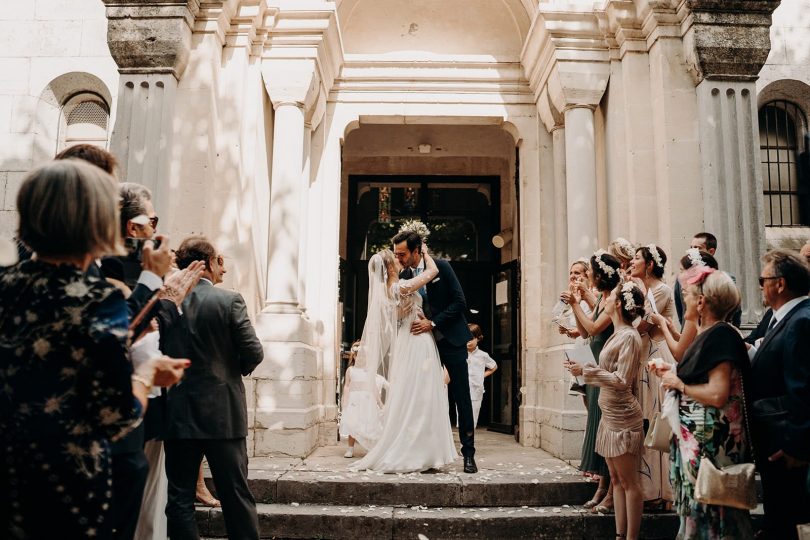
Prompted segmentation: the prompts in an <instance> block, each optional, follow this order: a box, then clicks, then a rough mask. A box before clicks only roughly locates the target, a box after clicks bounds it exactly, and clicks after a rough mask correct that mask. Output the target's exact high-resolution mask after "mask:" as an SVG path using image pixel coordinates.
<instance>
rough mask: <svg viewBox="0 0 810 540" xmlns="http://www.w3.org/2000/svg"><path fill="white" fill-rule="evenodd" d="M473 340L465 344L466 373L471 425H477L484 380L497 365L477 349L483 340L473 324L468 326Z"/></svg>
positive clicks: (478, 327) (476, 326)
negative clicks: (468, 385) (467, 376)
mask: <svg viewBox="0 0 810 540" xmlns="http://www.w3.org/2000/svg"><path fill="white" fill-rule="evenodd" d="M468 326H469V328H470V333H471V334H472V336H473V338H472V339H471V340H470V341H468V342H467V371H468V373H469V375H470V399H472V408H473V420H474V421H473V425H474V426H477V425H478V413H479V412H480V411H481V402H482V401H483V400H484V379H485V378H486V377H489V376H490V375H492V374H493V373H495V370H496V369H498V364H496V363H495V360H493V359H492V357H491V356H490V355H488V354H487V353H485V352H484V351H482V350H481V349H479V348H478V342H479V341H481V340H482V339H484V333H483V332H482V331H481V327H480V326H478V325H477V324H475V323H471V324H469V325H468Z"/></svg>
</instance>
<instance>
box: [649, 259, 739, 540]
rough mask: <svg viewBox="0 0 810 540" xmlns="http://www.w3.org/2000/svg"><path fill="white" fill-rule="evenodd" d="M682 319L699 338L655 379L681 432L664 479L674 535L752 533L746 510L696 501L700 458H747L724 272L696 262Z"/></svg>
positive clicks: (727, 461) (731, 298)
mask: <svg viewBox="0 0 810 540" xmlns="http://www.w3.org/2000/svg"><path fill="white" fill-rule="evenodd" d="M688 284H689V288H688V290H687V291H686V294H685V301H686V312H685V314H684V317H685V318H686V319H687V320H692V321H694V322H695V323H696V324H697V328H698V335H697V338H695V341H694V342H693V343H692V344H691V345H690V346H689V349H687V351H686V354H685V355H684V357H683V360H681V361H680V362H679V363H678V365H677V367H675V366H669V365H666V366H663V367H661V368H657V369H656V372H657V375H658V376H659V377H660V378H661V384H662V385H663V387H664V388H665V389H667V390H669V389H672V390H675V391H676V392H677V394H678V397H679V413H678V416H679V419H680V430H678V431H677V432H676V436H675V437H673V440H672V445H671V450H670V462H671V468H670V478H671V480H672V487H673V492H674V496H675V509H676V511H677V512H678V514H679V515H680V518H681V525H680V530H679V531H678V539H679V540H690V539H700V538H734V539H735V540H737V539H739V540H745V539H749V538H753V528H752V525H751V520H750V515H749V513H748V511H747V510H741V509H738V508H732V507H728V506H719V505H711V504H703V503H700V502H698V501H697V500H696V499H695V481H696V479H697V474H698V469H699V468H700V464H701V462H702V461H703V460H704V459H708V460H711V461H712V462H713V463H714V464H715V466H716V467H718V468H719V467H724V466H727V465H732V464H739V463H745V462H750V461H751V460H752V456H751V455H750V454H751V446H750V439H749V436H750V434H749V433H748V432H747V428H746V414H747V411H746V408H745V399H744V397H743V389H744V387H745V385H746V382H744V381H747V379H748V375H749V373H750V363H749V361H748V353H747V351H746V347H745V343H744V342H743V339H742V337H741V336H740V334H739V332H738V331H737V329H736V328H734V327H733V326H731V325H730V324H729V323H727V322H725V321H726V320H727V319H728V317H729V315H731V314H732V313H733V312H734V311H735V310H736V309H737V307H738V306H739V304H740V293H739V290H738V289H737V286H736V285H735V284H734V282H733V281H732V279H731V278H730V277H729V276H728V275H727V274H725V273H723V272H719V271H715V270H714V269H713V268H709V267H708V266H703V267H701V268H700V270H699V272H697V273H696V274H695V275H694V276H693V277H692V278H691V279H690V280H689V282H688Z"/></svg>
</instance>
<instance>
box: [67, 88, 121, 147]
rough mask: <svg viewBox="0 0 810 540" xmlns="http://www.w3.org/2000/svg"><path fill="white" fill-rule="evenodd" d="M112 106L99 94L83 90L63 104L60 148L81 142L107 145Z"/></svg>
mask: <svg viewBox="0 0 810 540" xmlns="http://www.w3.org/2000/svg"><path fill="white" fill-rule="evenodd" d="M109 123H110V107H109V106H108V105H107V102H106V101H104V99H102V98H101V97H100V96H99V95H97V94H95V93H91V92H82V93H79V94H75V95H73V96H72V97H70V98H68V99H67V101H65V103H64V104H63V105H62V115H61V119H60V124H59V150H61V149H63V148H66V147H68V146H72V145H74V144H79V143H88V144H95V145H98V146H101V147H106V146H107V133H108V127H109Z"/></svg>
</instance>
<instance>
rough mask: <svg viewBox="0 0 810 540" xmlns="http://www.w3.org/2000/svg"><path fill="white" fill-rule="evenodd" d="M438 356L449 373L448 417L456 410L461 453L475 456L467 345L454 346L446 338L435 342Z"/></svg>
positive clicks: (466, 455)
mask: <svg viewBox="0 0 810 540" xmlns="http://www.w3.org/2000/svg"><path fill="white" fill-rule="evenodd" d="M437 347H438V349H439V358H441V361H442V364H444V367H446V368H447V372H448V373H449V374H450V384H449V385H447V392H448V398H449V400H448V401H449V402H450V411H448V413H449V414H450V417H451V419H452V417H453V413H455V412H456V410H458V438H459V440H460V441H461V455H463V456H464V457H473V456H475V421H474V420H473V410H472V400H471V399H470V376H469V373H468V372H467V346H466V344H465V345H462V346H461V347H456V346H454V345H451V344H450V343H447V340H446V339H442V340H439V342H438V343H437Z"/></svg>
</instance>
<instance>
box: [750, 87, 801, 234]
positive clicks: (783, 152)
mask: <svg viewBox="0 0 810 540" xmlns="http://www.w3.org/2000/svg"><path fill="white" fill-rule="evenodd" d="M806 134H807V117H806V116H805V115H804V112H802V110H801V109H800V108H799V107H798V106H797V105H796V104H795V103H791V102H790V101H785V100H778V101H771V102H769V103H767V104H765V105H764V106H763V107H762V108H761V109H760V111H759V143H760V153H761V159H762V168H763V170H762V181H763V186H764V203H765V204H764V207H765V225H766V226H769V227H791V226H802V225H810V208H808V203H810V200H809V199H810V197H808V195H809V194H810V186H809V185H808V184H810V181H808V172H810V171H808V148H807V142H806Z"/></svg>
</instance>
